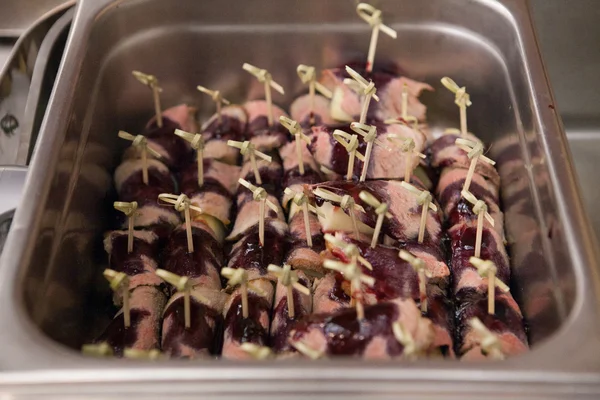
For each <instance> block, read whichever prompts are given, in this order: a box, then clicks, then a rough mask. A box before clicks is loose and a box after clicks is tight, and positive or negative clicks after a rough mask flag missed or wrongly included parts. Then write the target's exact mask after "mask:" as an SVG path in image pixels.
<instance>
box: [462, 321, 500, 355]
mask: <svg viewBox="0 0 600 400" xmlns="http://www.w3.org/2000/svg"><path fill="white" fill-rule="evenodd" d="M469 325H471V328H473V330H474V331H475V332H476V333H477V334H478V335H479V337H480V339H479V345H480V346H481V350H482V351H483V352H484V353H485V354H486V355H488V356H490V357H491V358H493V359H496V360H504V358H505V356H504V353H503V352H502V343H501V342H500V339H499V338H498V336H497V335H496V334H494V333H492V332H491V331H490V330H489V329H488V328H487V327H486V326H485V325H484V324H483V322H481V320H480V319H479V318H471V319H470V320H469Z"/></svg>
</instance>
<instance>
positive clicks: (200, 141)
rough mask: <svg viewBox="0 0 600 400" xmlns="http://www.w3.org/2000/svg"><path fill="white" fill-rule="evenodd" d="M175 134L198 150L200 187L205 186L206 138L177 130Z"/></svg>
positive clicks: (197, 160)
mask: <svg viewBox="0 0 600 400" xmlns="http://www.w3.org/2000/svg"><path fill="white" fill-rule="evenodd" d="M175 134H176V135H177V136H179V137H180V138H182V139H184V140H186V141H188V142H190V145H191V147H192V149H194V150H196V162H197V163H198V186H200V187H202V185H204V138H203V137H202V135H201V134H199V133H196V134H194V133H190V132H186V131H182V130H181V129H175Z"/></svg>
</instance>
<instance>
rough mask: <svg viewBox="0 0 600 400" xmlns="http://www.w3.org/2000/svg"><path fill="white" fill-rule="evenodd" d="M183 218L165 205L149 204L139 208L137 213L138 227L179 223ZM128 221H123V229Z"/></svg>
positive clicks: (136, 221) (136, 223) (136, 224)
mask: <svg viewBox="0 0 600 400" xmlns="http://www.w3.org/2000/svg"><path fill="white" fill-rule="evenodd" d="M180 222H181V219H180V218H179V215H178V214H177V213H176V212H174V211H173V210H171V209H167V208H166V207H165V206H159V205H153V204H147V205H144V206H142V207H140V208H138V209H137V212H136V214H135V226H136V227H148V226H153V225H163V224H167V225H172V226H176V225H179V223H180ZM127 226H128V222H127V221H125V222H123V225H122V226H121V228H122V229H126V228H127Z"/></svg>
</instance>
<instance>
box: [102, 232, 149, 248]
mask: <svg viewBox="0 0 600 400" xmlns="http://www.w3.org/2000/svg"><path fill="white" fill-rule="evenodd" d="M128 235H129V231H128V230H121V231H110V232H107V233H106V234H105V235H104V250H105V251H106V252H107V253H108V254H110V253H112V245H113V241H114V240H115V239H116V238H117V237H119V236H128ZM133 237H134V239H138V240H141V241H143V242H146V243H148V244H152V243H154V242H155V241H156V240H158V236H156V234H155V233H154V232H152V231H145V230H141V231H133Z"/></svg>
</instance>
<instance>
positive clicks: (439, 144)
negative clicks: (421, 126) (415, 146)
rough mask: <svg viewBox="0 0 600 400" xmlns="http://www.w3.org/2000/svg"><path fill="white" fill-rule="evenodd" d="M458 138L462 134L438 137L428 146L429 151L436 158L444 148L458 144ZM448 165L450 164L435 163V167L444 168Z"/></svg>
mask: <svg viewBox="0 0 600 400" xmlns="http://www.w3.org/2000/svg"><path fill="white" fill-rule="evenodd" d="M458 138H460V136H458V135H452V134H447V135H442V136H440V137H439V138H437V139H436V140H435V141H434V142H433V143H431V145H430V146H429V148H428V153H430V154H431V155H432V157H433V158H435V157H436V155H437V154H439V153H440V152H441V151H442V150H444V149H446V148H447V147H453V146H456V139H458ZM447 166H448V165H434V167H436V168H444V167H447Z"/></svg>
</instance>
